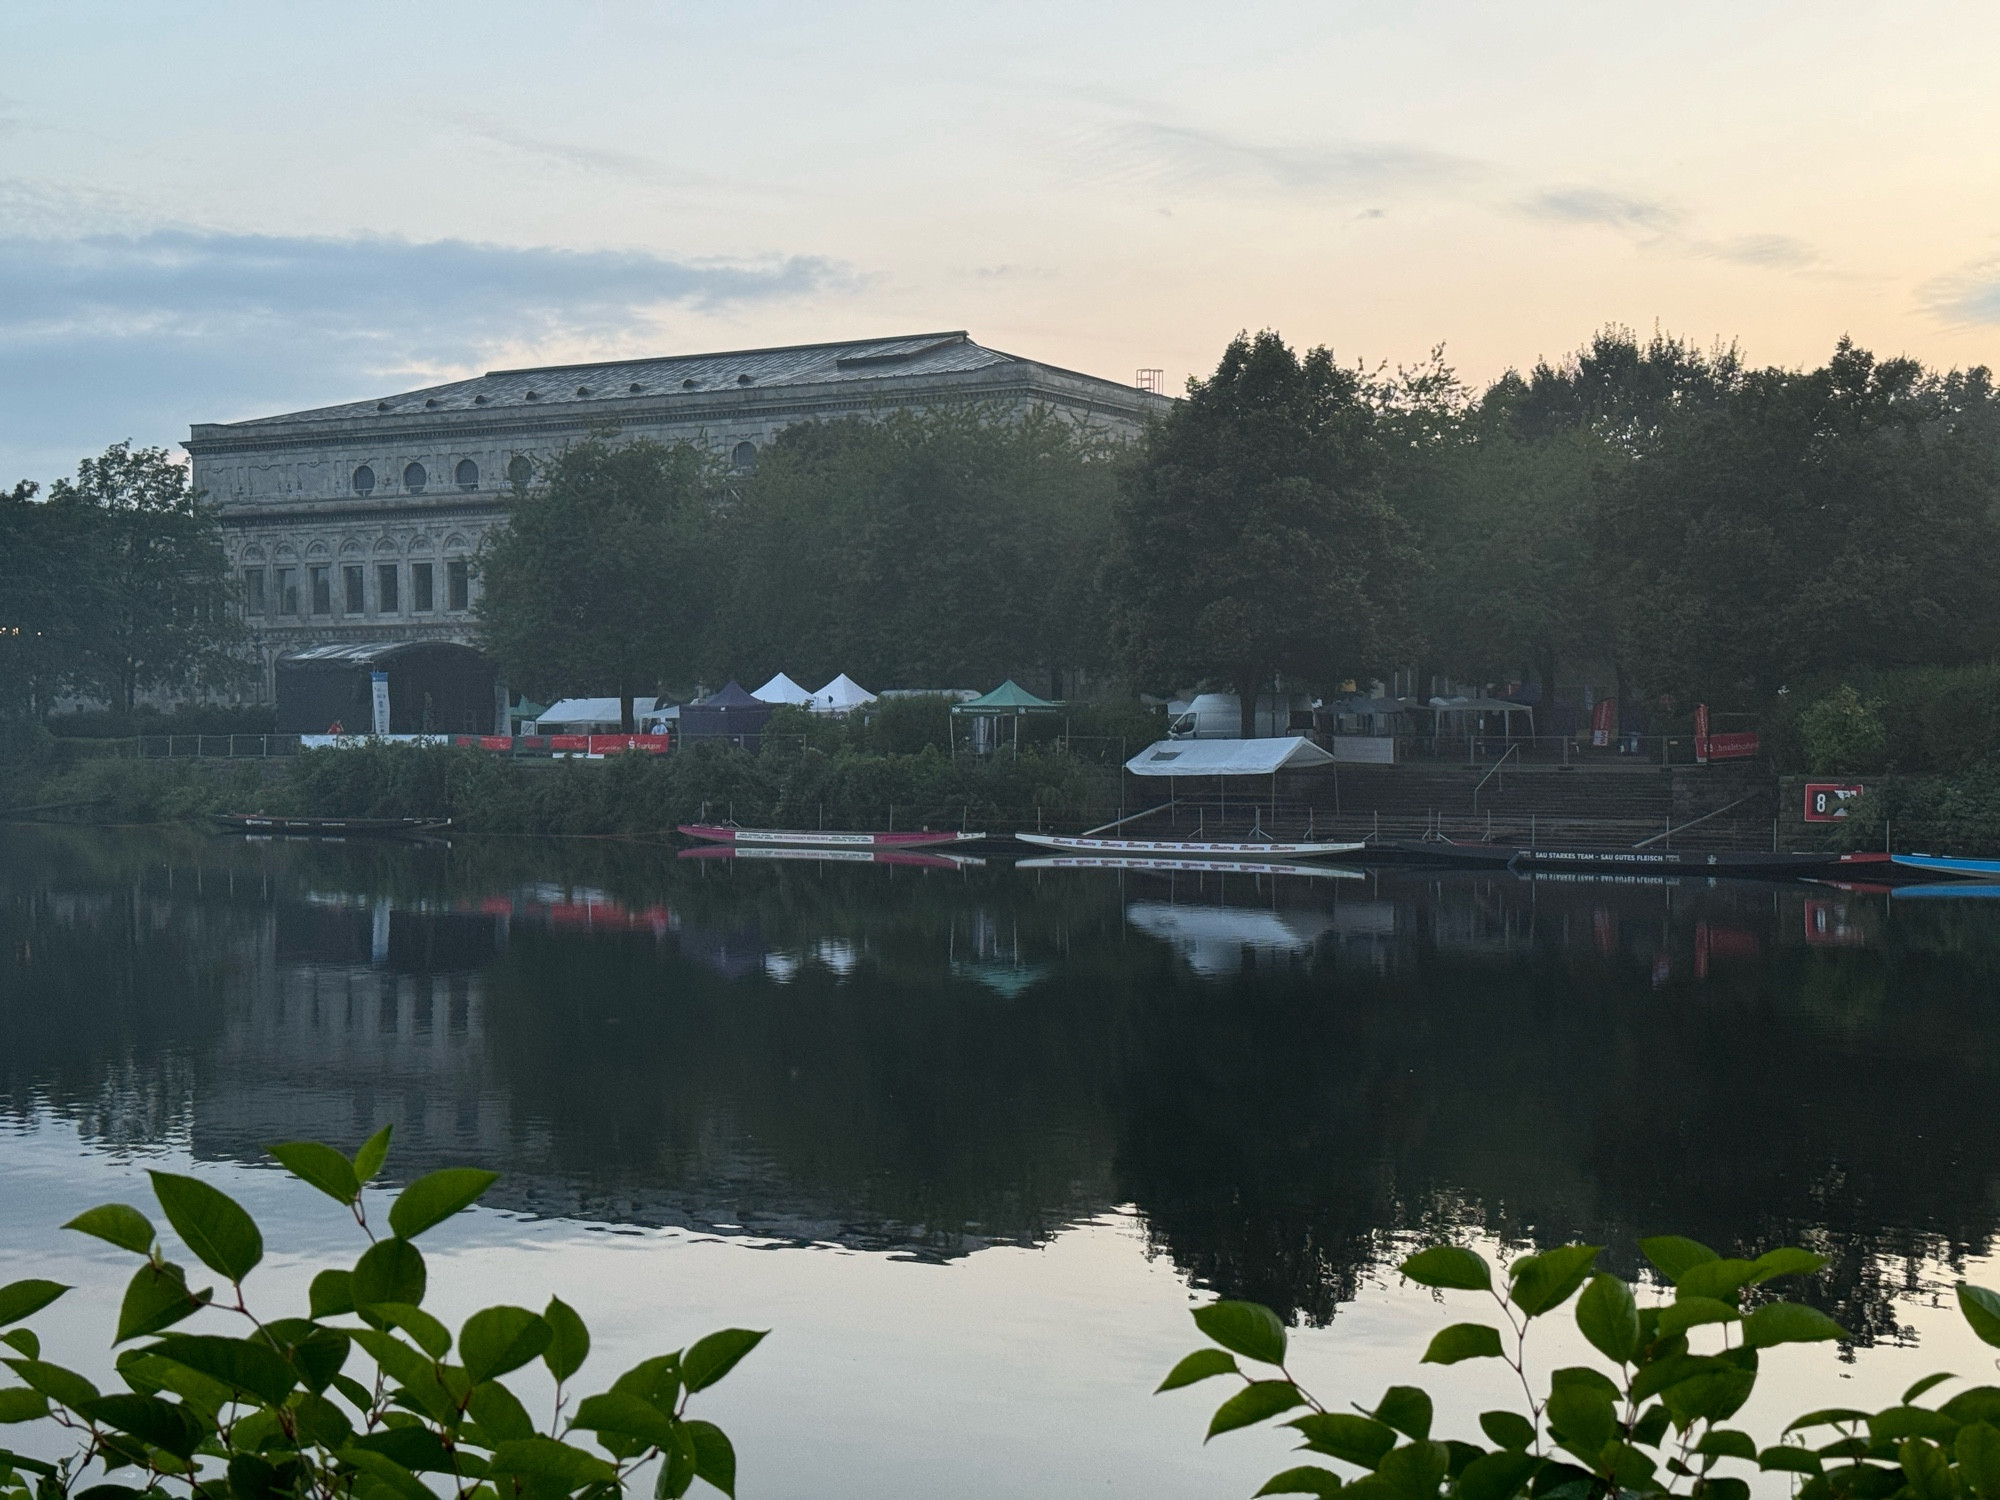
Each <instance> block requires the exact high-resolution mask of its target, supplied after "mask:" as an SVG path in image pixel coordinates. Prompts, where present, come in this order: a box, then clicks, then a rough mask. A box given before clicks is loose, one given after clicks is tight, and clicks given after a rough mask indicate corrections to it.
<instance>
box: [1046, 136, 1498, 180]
mask: <svg viewBox="0 0 2000 1500" xmlns="http://www.w3.org/2000/svg"><path fill="white" fill-rule="evenodd" d="M1083 154H1084V155H1086V156H1093V155H1094V156H1095V157H1096V158H1097V161H1098V172H1099V175H1100V176H1101V177H1104V178H1108V179H1110V180H1113V181H1125V182H1130V183H1135V184H1136V183H1145V184H1147V185H1149V186H1156V187H1169V188H1180V189H1184V190H1205V189H1222V190H1225V191H1230V190H1233V191H1251V192H1262V193H1269V192H1274V191H1275V192H1283V193H1315V194H1323V195H1326V196H1329V197H1345V196H1355V195H1364V194H1365V195H1367V196H1371V197H1373V196H1378V195H1381V194H1383V193H1391V192H1396V191H1400V190H1413V189H1422V188H1430V189H1436V188H1442V187H1457V186H1460V185H1462V184H1465V183H1468V182H1471V181H1473V180H1475V179H1477V178H1478V177H1480V176H1482V175H1484V173H1485V171H1486V169H1485V167H1484V166H1483V165H1482V164H1480V163H1478V162H1475V161H1473V160H1471V159H1470V158H1467V157H1462V156H1454V155H1451V154H1450V153H1448V152H1443V151H1434V150H1431V149H1430V148H1428V147H1425V146H1412V145H1405V144H1402V143H1400V142H1395V141H1344V142H1336V143H1331V144H1314V145H1278V144H1268V143H1259V142H1253V141H1243V140H1237V139H1233V138H1231V137H1229V136H1225V135H1222V134H1219V133H1217V132H1214V131H1208V130H1199V129H1195V128H1193V127H1190V126H1183V125H1168V124H1164V123H1161V122H1159V121H1136V122H1133V123H1130V124H1126V125H1122V126H1118V127H1116V128H1114V129H1112V130H1111V131H1109V132H1106V133H1104V134H1103V135H1101V136H1100V137H1098V138H1097V140H1096V141H1094V142H1092V143H1087V144H1086V145H1085V146H1084V147H1083Z"/></svg>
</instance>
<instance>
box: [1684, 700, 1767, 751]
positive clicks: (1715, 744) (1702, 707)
mask: <svg viewBox="0 0 2000 1500" xmlns="http://www.w3.org/2000/svg"><path fill="white" fill-rule="evenodd" d="M1756 753H1757V732H1756V731H1755V730H1754V729H1746V730H1742V731H1740V732H1737V733H1733V734H1711V733H1710V732H1709V728H1708V705H1707V704H1706V703H1697V704H1696V705H1695V706H1694V758H1695V759H1696V760H1697V761H1699V762H1701V763H1702V764H1703V765H1706V764H1707V763H1708V762H1709V761H1712V760H1746V759H1748V758H1749V757H1750V756H1753V755H1755V754H1756Z"/></svg>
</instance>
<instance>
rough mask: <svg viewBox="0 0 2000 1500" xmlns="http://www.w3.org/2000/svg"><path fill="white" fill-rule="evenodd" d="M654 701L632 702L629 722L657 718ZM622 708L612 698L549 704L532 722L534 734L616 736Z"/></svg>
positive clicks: (641, 699)
mask: <svg viewBox="0 0 2000 1500" xmlns="http://www.w3.org/2000/svg"><path fill="white" fill-rule="evenodd" d="M655 704H656V700H654V699H652V698H634V699H633V700H632V721H633V722H634V723H635V724H636V723H641V722H643V721H644V720H646V719H648V718H657V717H658V714H657V713H656V712H655V711H654V710H655ZM624 708H625V705H624V704H623V703H621V702H620V701H619V700H618V699H616V698H564V699H562V700H561V701H560V702H558V703H552V704H550V705H549V706H548V707H547V708H546V709H544V710H543V711H542V713H541V715H540V716H539V717H538V718H537V719H536V720H535V728H534V732H535V733H536V734H616V733H617V732H618V726H619V724H620V723H621V722H622V721H623V719H624Z"/></svg>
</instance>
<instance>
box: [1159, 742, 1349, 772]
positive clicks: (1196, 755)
mask: <svg viewBox="0 0 2000 1500" xmlns="http://www.w3.org/2000/svg"><path fill="white" fill-rule="evenodd" d="M1332 762H1333V756H1332V755H1330V754H1329V753H1328V752H1326V751H1325V750H1322V749H1321V748H1320V747H1319V746H1318V745H1315V744H1314V743H1313V742H1312V741H1311V740H1309V739H1307V738H1306V737H1305V736H1304V735H1299V734H1294V735H1283V736H1280V737H1278V738H1276V739H1268V740H1157V741H1155V742H1154V743H1153V744H1151V745H1148V746H1147V747H1146V748H1145V749H1144V750H1141V751H1140V752H1139V753H1138V754H1137V755H1135V756H1133V757H1132V758H1131V759H1130V760H1128V761H1126V762H1125V769H1126V770H1128V771H1130V772H1131V773H1132V774H1133V775H1134V776H1275V775H1277V773H1278V772H1280V771H1303V770H1306V769H1308V768H1309V767H1312V766H1324V765H1330V764H1332Z"/></svg>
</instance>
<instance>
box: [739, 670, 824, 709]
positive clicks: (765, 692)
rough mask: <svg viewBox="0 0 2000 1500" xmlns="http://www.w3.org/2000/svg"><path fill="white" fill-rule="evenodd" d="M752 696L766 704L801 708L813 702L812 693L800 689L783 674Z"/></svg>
mask: <svg viewBox="0 0 2000 1500" xmlns="http://www.w3.org/2000/svg"><path fill="white" fill-rule="evenodd" d="M750 696H751V697H753V698H761V699H762V700H763V701H764V702H766V703H794V704H798V705H800V706H804V705H805V704H808V703H810V702H812V701H813V695H812V694H811V693H809V692H807V691H806V690H805V689H804V688H802V687H800V686H799V685H798V684H797V683H796V682H794V681H792V679H791V678H789V677H787V676H786V675H785V674H784V673H783V672H780V673H779V674H778V675H777V676H776V677H773V678H772V679H771V680H770V681H769V682H767V683H765V684H764V685H763V686H762V687H760V688H758V689H757V691H756V692H754V693H752V694H751V695H750Z"/></svg>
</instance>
